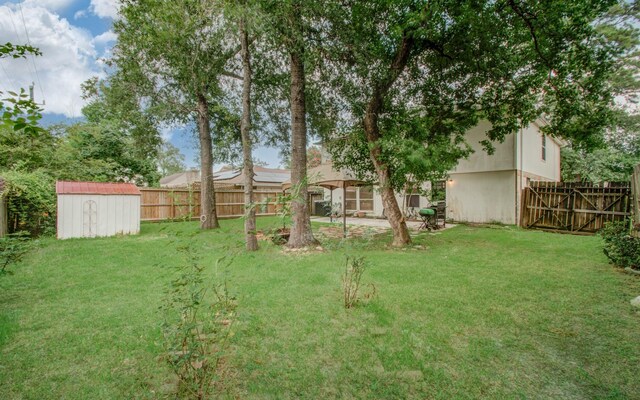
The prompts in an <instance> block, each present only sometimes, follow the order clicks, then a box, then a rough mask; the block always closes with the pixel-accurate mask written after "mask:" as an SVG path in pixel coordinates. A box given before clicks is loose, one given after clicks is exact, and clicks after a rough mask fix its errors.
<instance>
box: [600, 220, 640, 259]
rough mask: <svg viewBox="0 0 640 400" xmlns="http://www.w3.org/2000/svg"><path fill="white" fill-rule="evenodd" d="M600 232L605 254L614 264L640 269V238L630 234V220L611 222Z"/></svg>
mask: <svg viewBox="0 0 640 400" xmlns="http://www.w3.org/2000/svg"><path fill="white" fill-rule="evenodd" d="M599 233H600V236H602V239H603V240H604V247H603V251H604V254H605V255H606V256H607V257H609V260H611V262H612V263H613V264H615V265H617V266H619V267H623V268H632V269H637V270H640V238H637V237H633V236H631V235H630V234H629V223H628V221H620V222H610V223H608V224H606V225H605V227H604V228H603V229H601V230H600V232H599Z"/></svg>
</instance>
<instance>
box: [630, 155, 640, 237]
mask: <svg viewBox="0 0 640 400" xmlns="http://www.w3.org/2000/svg"><path fill="white" fill-rule="evenodd" d="M631 190H632V194H631V196H632V197H633V224H634V226H633V229H632V230H631V234H632V235H633V236H635V237H640V164H638V165H636V167H635V168H634V169H633V175H632V177H631Z"/></svg>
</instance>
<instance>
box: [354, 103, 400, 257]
mask: <svg viewBox="0 0 640 400" xmlns="http://www.w3.org/2000/svg"><path fill="white" fill-rule="evenodd" d="M364 130H365V134H366V136H367V141H368V142H369V143H371V144H373V146H370V150H369V156H370V157H371V161H372V162H373V166H374V167H375V170H376V173H377V175H378V184H379V185H380V195H381V197H382V206H383V207H384V212H385V215H386V216H387V220H388V221H389V225H391V231H392V232H393V242H392V243H391V244H392V245H393V246H398V247H399V246H405V245H407V244H410V243H411V236H410V235H409V229H408V228H407V223H406V221H405V219H404V216H403V215H402V211H400V207H399V206H398V201H397V199H396V195H395V193H394V191H393V187H392V186H391V182H390V180H389V179H390V176H391V173H390V171H389V167H388V166H386V165H385V164H384V163H383V162H382V161H381V155H382V150H381V149H380V145H379V144H378V143H377V142H378V140H379V139H380V132H379V130H378V114H377V113H369V110H367V115H366V116H365V118H364Z"/></svg>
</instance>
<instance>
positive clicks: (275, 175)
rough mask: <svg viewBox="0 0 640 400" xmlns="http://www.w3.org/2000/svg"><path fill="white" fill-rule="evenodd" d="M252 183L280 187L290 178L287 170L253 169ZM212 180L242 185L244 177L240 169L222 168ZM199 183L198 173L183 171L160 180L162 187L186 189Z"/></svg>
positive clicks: (214, 174)
mask: <svg viewBox="0 0 640 400" xmlns="http://www.w3.org/2000/svg"><path fill="white" fill-rule="evenodd" d="M253 173H254V176H253V181H254V183H255V184H257V185H262V186H278V187H279V186H280V185H282V183H283V182H284V181H286V180H287V179H289V178H290V177H291V171H290V170H288V169H277V168H265V167H257V166H256V167H253ZM213 180H214V181H215V183H216V184H225V185H244V175H243V173H242V169H230V168H229V167H222V168H221V169H220V170H219V171H215V172H214V173H213ZM199 182H200V171H197V170H193V171H185V172H180V173H177V174H173V175H170V176H167V177H164V178H162V179H160V186H162V187H186V186H188V185H191V184H193V183H199Z"/></svg>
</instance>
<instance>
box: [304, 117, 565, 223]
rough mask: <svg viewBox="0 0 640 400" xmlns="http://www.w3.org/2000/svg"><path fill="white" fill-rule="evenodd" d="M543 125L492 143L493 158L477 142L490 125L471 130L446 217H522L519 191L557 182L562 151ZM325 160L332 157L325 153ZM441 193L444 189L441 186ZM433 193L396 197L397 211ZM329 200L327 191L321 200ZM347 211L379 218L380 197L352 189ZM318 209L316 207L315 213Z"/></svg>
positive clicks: (450, 187)
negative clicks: (470, 151) (539, 183)
mask: <svg viewBox="0 0 640 400" xmlns="http://www.w3.org/2000/svg"><path fill="white" fill-rule="evenodd" d="M543 124H544V121H542V120H540V121H536V122H533V123H531V124H529V125H528V126H527V127H525V128H522V129H521V130H520V131H518V132H517V133H515V134H512V135H509V136H507V137H506V138H505V140H504V141H503V142H501V143H494V147H495V152H494V153H493V154H491V155H489V154H487V152H486V151H485V150H484V149H483V148H482V145H481V144H480V142H481V141H482V140H485V139H486V132H487V131H488V130H489V129H491V125H490V123H489V122H488V121H482V122H480V123H479V124H478V125H477V126H475V127H474V128H472V129H471V130H470V131H469V132H468V134H467V136H466V140H467V142H468V143H469V144H470V146H471V147H472V148H473V150H474V153H473V154H471V155H470V156H469V157H468V158H467V159H462V160H460V161H459V163H458V165H457V167H456V168H455V169H454V170H452V171H451V172H450V173H449V179H448V180H447V181H446V185H443V186H446V204H447V218H449V219H452V220H454V221H464V222H476V223H488V222H500V223H504V224H517V223H518V222H519V218H520V196H521V193H522V189H523V188H525V187H526V186H527V184H528V182H529V181H531V180H548V181H559V180H560V147H561V145H562V143H561V142H560V141H559V140H558V139H555V138H552V137H550V136H546V135H544V134H543V133H542V132H541V129H540V128H541V126H542V125H543ZM323 162H330V157H329V155H328V154H327V153H326V151H323ZM443 189H444V188H443ZM431 191H432V188H431V184H430V183H429V182H427V183H425V184H424V185H423V186H422V187H421V188H420V191H419V193H418V192H416V191H413V192H411V191H409V192H405V193H396V199H397V201H398V205H399V206H400V209H401V210H403V211H405V212H406V210H411V209H414V210H415V209H419V208H424V207H428V206H429V205H430V200H429V198H428V197H427V196H425V195H424V194H425V193H430V192H431ZM342 197H343V196H342V189H335V190H333V197H332V198H333V203H334V207H335V206H336V204H341V203H342ZM330 198H331V192H330V191H329V190H328V189H325V196H324V200H325V201H328V200H329V199H330ZM346 207H347V213H348V214H353V213H355V212H357V211H362V212H364V213H365V214H366V215H367V216H372V217H383V216H384V208H383V206H382V198H381V196H380V193H379V192H378V191H377V190H375V187H374V186H364V187H350V188H347V190H346ZM315 209H316V208H315V207H314V210H315Z"/></svg>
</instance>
